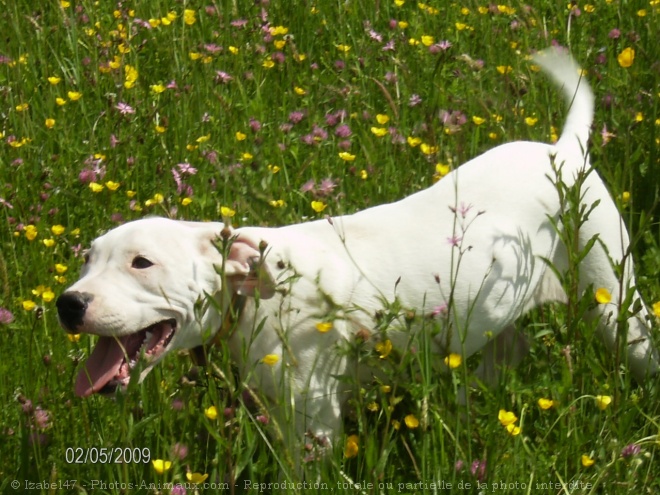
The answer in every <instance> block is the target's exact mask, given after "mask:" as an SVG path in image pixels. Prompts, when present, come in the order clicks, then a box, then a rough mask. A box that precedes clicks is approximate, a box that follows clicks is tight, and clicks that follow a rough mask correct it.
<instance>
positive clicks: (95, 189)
mask: <svg viewBox="0 0 660 495" xmlns="http://www.w3.org/2000/svg"><path fill="white" fill-rule="evenodd" d="M89 188H90V189H91V190H92V192H94V193H100V192H101V191H103V186H102V185H101V184H99V183H97V182H90V183H89Z"/></svg>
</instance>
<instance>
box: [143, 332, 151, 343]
mask: <svg viewBox="0 0 660 495" xmlns="http://www.w3.org/2000/svg"><path fill="white" fill-rule="evenodd" d="M150 340H151V332H145V334H144V340H143V341H142V345H144V344H148V343H149V341H150Z"/></svg>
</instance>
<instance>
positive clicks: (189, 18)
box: [183, 9, 197, 26]
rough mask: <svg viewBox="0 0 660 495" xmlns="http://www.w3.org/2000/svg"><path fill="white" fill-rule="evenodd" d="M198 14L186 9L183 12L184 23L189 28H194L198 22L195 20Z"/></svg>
mask: <svg viewBox="0 0 660 495" xmlns="http://www.w3.org/2000/svg"><path fill="white" fill-rule="evenodd" d="M195 15H196V12H195V11H194V10H192V9H185V10H184V11H183V22H185V23H186V24H187V25H188V26H192V25H193V24H195V22H197V19H196V18H195Z"/></svg>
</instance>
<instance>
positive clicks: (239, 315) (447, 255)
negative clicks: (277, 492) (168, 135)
mask: <svg viewBox="0 0 660 495" xmlns="http://www.w3.org/2000/svg"><path fill="white" fill-rule="evenodd" d="M536 62H537V63H538V64H539V65H540V66H542V68H544V69H545V71H546V72H547V73H548V74H549V75H550V76H552V78H553V79H554V80H555V82H556V83H557V84H558V85H559V86H560V87H561V88H562V89H563V92H564V95H565V97H566V98H567V99H568V101H569V103H570V111H569V114H568V118H567V121H566V124H565V126H564V131H563V134H562V135H561V137H560V139H559V141H558V142H557V143H556V144H554V145H549V144H541V143H532V142H515V143H510V144H504V145H502V146H499V147H497V148H495V149H493V150H491V151H488V152H487V153H485V154H483V155H481V156H480V157H478V158H475V159H474V160H471V161H469V162H468V163H466V164H464V165H463V166H461V167H460V168H458V169H457V170H455V171H453V172H452V173H451V174H449V175H448V176H447V177H445V178H443V179H442V180H441V181H439V182H438V183H437V184H435V185H434V186H433V187H430V188H428V189H426V190H424V191H421V192H418V193H416V194H413V195H412V196H409V197H408V198H406V199H403V200H401V201H398V202H396V203H392V204H387V205H382V206H377V207H374V208H370V209H368V210H365V211H362V212H359V213H355V214H353V215H347V216H342V217H333V218H329V219H325V220H318V221H314V222H309V223H303V224H298V225H291V226H287V227H281V228H261V227H244V228H237V229H234V228H231V227H229V226H226V225H223V224H222V223H195V222H183V221H175V220H168V219H163V218H147V219H143V220H138V221H135V222H130V223H127V224H125V225H122V226H120V227H118V228H116V229H114V230H112V231H110V232H108V233H107V234H105V235H103V236H101V237H99V238H98V239H96V240H95V241H94V242H93V243H92V246H91V249H90V250H89V251H88V252H87V254H86V255H85V265H84V267H83V269H82V274H81V278H80V280H78V281H77V282H76V283H75V284H74V285H73V286H72V287H70V288H69V289H68V290H67V291H66V292H64V293H63V294H62V295H61V296H60V297H59V299H58V301H57V308H58V312H59V318H60V321H61V323H62V325H63V326H64V327H65V328H66V329H67V330H68V331H70V332H86V333H91V334H95V335H98V336H99V340H98V343H97V344H96V348H95V350H94V351H93V353H92V354H91V356H90V357H89V359H88V360H87V362H86V364H85V365H84V367H83V368H82V370H81V371H80V374H79V376H78V379H77V381H76V393H77V394H78V395H80V396H83V397H84V396H88V395H90V394H92V393H95V392H99V391H101V390H106V389H108V388H110V387H114V386H117V385H124V384H126V382H127V381H128V377H129V371H130V368H132V365H133V363H134V361H135V360H136V359H137V358H138V357H139V356H140V354H141V353H143V354H144V355H146V356H147V358H148V359H150V363H149V366H148V367H147V369H146V371H145V372H143V375H142V377H144V374H146V372H148V371H149V369H151V367H152V366H153V365H154V364H155V363H156V362H157V361H159V360H160V359H161V358H162V357H163V356H164V355H165V354H166V353H167V352H169V351H171V350H174V349H182V348H193V347H196V346H200V345H201V344H203V343H204V342H207V341H209V340H210V339H212V338H213V337H214V334H216V333H218V334H219V335H220V337H221V338H223V339H227V341H228V345H229V348H230V349H231V352H232V357H233V359H234V360H235V361H236V362H237V364H238V365H239V367H240V371H241V373H242V377H243V378H244V379H245V380H246V381H249V382H250V383H251V384H252V385H253V386H255V387H256V388H257V389H259V390H261V391H262V392H263V393H265V394H266V395H267V396H268V397H269V398H271V399H272V400H273V401H276V399H277V398H278V397H289V398H291V399H292V401H293V403H294V404H295V408H296V411H297V413H299V414H298V415H297V417H296V418H291V419H290V421H295V422H296V426H295V428H296V430H297V431H298V433H299V434H300V436H301V438H302V436H303V434H304V433H305V432H308V431H311V432H312V433H313V434H315V435H317V436H319V437H322V436H329V437H332V436H333V435H336V434H337V432H338V431H339V430H340V429H341V409H342V404H343V403H344V402H345V399H346V398H347V395H348V390H347V387H348V385H347V382H348V381H347V380H342V379H341V377H346V376H349V375H351V376H353V375H354V373H355V369H356V367H355V363H354V362H353V361H352V359H351V358H350V356H349V354H348V353H346V352H340V350H339V347H340V345H341V344H342V343H345V342H346V341H349V342H355V341H356V335H357V334H358V333H361V335H364V333H365V330H367V331H369V332H371V333H372V335H371V338H370V342H369V345H373V343H374V342H378V341H383V342H385V341H386V340H390V341H391V342H394V344H395V346H396V345H397V343H399V344H401V343H403V344H404V345H405V339H407V338H409V334H408V333H406V332H404V331H402V330H404V329H405V328H404V324H403V318H401V322H396V321H395V322H394V323H393V324H392V327H391V328H390V329H388V330H387V332H386V334H381V333H376V332H375V331H374V327H375V315H376V314H377V312H378V311H379V310H382V309H383V308H384V307H385V305H386V304H388V303H392V302H394V301H395V300H396V301H397V302H398V303H399V304H400V307H401V308H404V309H405V310H407V311H414V313H415V314H416V315H417V316H418V317H420V316H421V317H424V318H426V317H429V316H431V315H432V314H435V315H436V319H438V318H439V319H440V320H442V321H441V323H438V324H437V326H438V327H439V328H441V331H440V332H439V334H438V335H437V336H435V337H434V342H435V346H436V351H437V353H438V362H439V363H442V361H443V358H444V357H445V356H447V355H448V354H449V353H456V354H459V355H461V356H463V357H464V358H466V357H468V356H470V355H471V354H473V353H475V352H477V351H479V350H481V349H483V348H487V349H490V350H491V351H493V352H494V351H495V349H496V348H498V345H497V344H498V336H499V337H500V338H501V336H502V335H506V334H507V332H504V330H506V329H507V328H510V326H511V325H512V324H513V323H514V322H515V320H516V319H517V318H518V317H519V316H521V315H523V314H524V313H525V312H527V311H528V310H529V309H531V308H533V307H535V306H538V305H540V304H543V303H545V302H548V301H557V300H563V299H564V297H565V295H564V292H563V290H562V288H561V285H560V283H559V280H558V278H557V276H556V274H555V272H554V271H553V270H551V269H550V268H549V266H553V267H554V268H556V269H557V270H559V272H560V273H561V272H562V271H563V270H566V269H567V268H568V265H567V263H568V261H567V252H566V249H565V247H564V245H563V244H562V243H561V242H560V234H559V232H558V229H559V230H561V228H562V226H561V222H560V213H561V212H562V211H563V210H562V208H563V205H562V204H560V198H559V194H558V192H557V191H558V189H557V187H558V185H557V184H556V182H557V181H558V180H561V181H562V182H563V184H564V186H563V187H564V189H566V188H570V187H571V186H573V184H574V182H575V180H576V177H578V175H579V174H586V178H585V179H584V183H583V184H582V186H581V192H582V194H583V198H582V202H583V203H584V204H586V205H589V206H591V205H596V206H595V207H594V209H593V211H591V213H590V214H589V217H588V221H586V223H584V225H582V227H581V229H580V231H579V242H578V244H579V246H578V248H579V249H582V248H584V247H585V246H586V245H587V243H588V242H589V241H590V240H591V239H592V238H593V237H594V236H597V238H598V241H597V242H596V243H595V244H593V246H592V248H591V249H590V250H589V252H588V254H587V255H586V257H585V258H584V260H583V261H582V262H581V265H580V270H579V274H580V281H579V285H580V290H582V291H586V290H591V291H595V290H596V289H597V288H604V289H607V291H609V293H610V294H611V295H612V303H610V304H599V305H597V308H596V309H595V310H594V317H595V318H598V319H599V327H600V331H601V335H602V338H603V339H604V341H605V342H606V344H607V345H608V346H609V348H610V349H614V348H615V346H616V345H617V340H618V339H617V323H616V320H617V314H618V310H619V308H618V305H617V304H616V302H617V301H619V298H620V288H621V287H623V288H624V290H625V289H626V288H627V287H634V284H635V281H634V278H633V270H632V263H631V261H630V258H629V256H628V255H629V253H628V243H629V241H628V235H627V233H626V229H625V227H624V224H623V221H622V218H621V216H620V215H619V212H618V211H617V208H616V206H615V204H614V202H613V200H612V198H611V197H610V195H609V193H608V191H607V189H606V187H605V185H604V184H603V182H602V181H601V179H600V178H599V177H598V175H597V174H596V172H595V171H593V170H591V168H590V165H589V163H588V158H587V156H586V152H585V149H586V146H587V140H588V137H589V131H590V126H591V122H592V114H593V95H592V93H591V90H590V88H589V86H588V84H587V83H586V81H584V80H583V79H582V78H581V76H580V71H579V69H578V67H577V66H576V65H575V63H574V62H573V61H572V59H571V58H570V57H569V56H568V55H563V54H561V53H559V52H557V51H549V52H547V53H545V54H542V55H540V56H538V57H537V58H536ZM220 237H222V238H223V239H224V240H225V246H226V252H225V254H226V255H225V256H223V255H222V254H221V252H220V250H219V249H217V248H216V245H215V244H214V242H216V241H217V239H219V238H220ZM228 245H230V247H227V246H228ZM622 260H626V261H627V262H626V263H625V264H624V271H623V279H622V281H621V280H619V279H618V278H617V276H616V275H615V274H614V272H613V269H612V262H614V263H620V262H621V261H622ZM592 293H593V292H592ZM589 297H593V295H592V296H589ZM638 300H639V301H638ZM635 302H638V303H641V299H640V296H639V295H638V294H637V293H635V294H634V298H633V303H635ZM641 306H642V309H641V310H640V311H639V312H637V313H636V314H635V315H634V316H631V317H629V319H628V322H627V323H628V324H627V327H628V328H627V336H626V338H627V345H626V348H627V363H628V365H629V367H630V369H631V370H632V372H633V373H634V375H635V376H636V377H637V379H639V380H644V379H645V378H647V377H648V376H650V375H652V374H654V373H656V371H657V369H658V358H657V355H656V352H655V350H654V348H653V344H652V342H651V338H650V330H649V326H648V314H647V312H646V309H644V305H643V303H642V304H641ZM228 321H230V324H229V325H227V322H228ZM223 322H224V323H223ZM320 323H321V324H324V325H319V324H320ZM228 327H233V328H231V329H230V328H228ZM427 327H428V325H427ZM320 330H325V331H320ZM217 336H218V335H216V337H217ZM264 358H266V359H264ZM370 373H371V372H370V371H367V374H368V375H369V374H370ZM283 391H284V393H285V394H288V395H281V394H282V393H283ZM275 409H276V407H274V408H273V410H275Z"/></svg>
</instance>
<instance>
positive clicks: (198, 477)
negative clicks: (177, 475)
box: [186, 471, 209, 484]
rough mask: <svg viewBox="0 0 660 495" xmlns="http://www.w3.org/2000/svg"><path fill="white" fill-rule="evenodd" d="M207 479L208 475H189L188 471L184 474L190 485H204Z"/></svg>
mask: <svg viewBox="0 0 660 495" xmlns="http://www.w3.org/2000/svg"><path fill="white" fill-rule="evenodd" d="M208 477H209V475H208V474H202V473H191V472H190V471H188V472H187V473H186V479H187V480H188V481H190V482H191V483H195V484H199V483H204V481H206V478H208Z"/></svg>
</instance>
